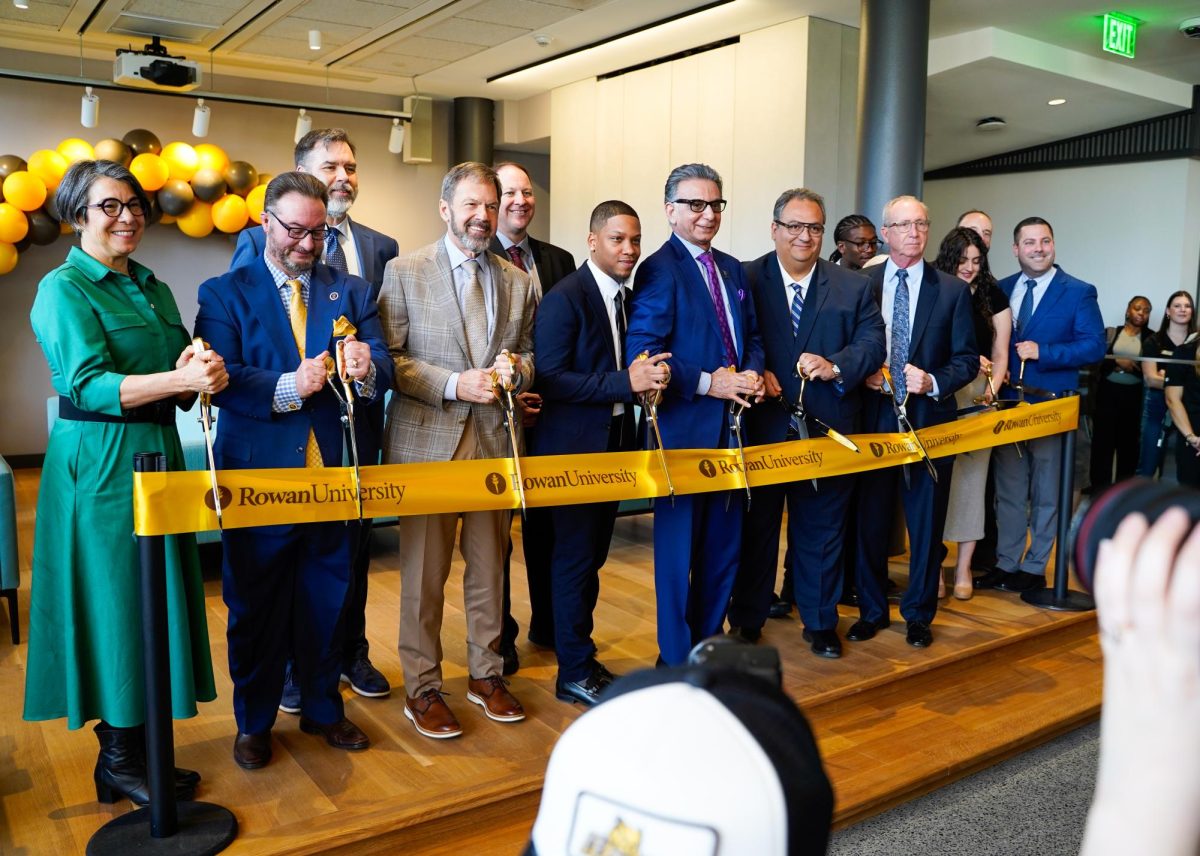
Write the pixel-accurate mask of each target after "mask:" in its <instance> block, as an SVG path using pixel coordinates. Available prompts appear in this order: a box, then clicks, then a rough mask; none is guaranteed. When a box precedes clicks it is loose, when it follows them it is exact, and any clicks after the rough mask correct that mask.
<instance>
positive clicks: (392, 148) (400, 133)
mask: <svg viewBox="0 0 1200 856" xmlns="http://www.w3.org/2000/svg"><path fill="white" fill-rule="evenodd" d="M388 151H389V152H391V153H392V154H394V155H398V154H400V152H402V151H404V126H403V125H401V124H400V120H399V119H393V120H392V133H391V134H390V135H389V136H388Z"/></svg>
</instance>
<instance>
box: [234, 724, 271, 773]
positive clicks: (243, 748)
mask: <svg viewBox="0 0 1200 856" xmlns="http://www.w3.org/2000/svg"><path fill="white" fill-rule="evenodd" d="M233 760H234V761H236V762H237V765H238V766H239V767H241V768H242V769H243V770H257V769H258V768H259V767H265V766H267V763H268V762H269V761H270V760H271V732H270V731H265V732H263V733H262V734H242V733H241V732H238V736H237V739H236V740H234V741H233Z"/></svg>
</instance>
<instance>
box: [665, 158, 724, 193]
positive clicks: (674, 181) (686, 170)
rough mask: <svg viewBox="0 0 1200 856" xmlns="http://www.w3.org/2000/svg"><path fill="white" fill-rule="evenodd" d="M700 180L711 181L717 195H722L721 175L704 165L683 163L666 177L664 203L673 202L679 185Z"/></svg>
mask: <svg viewBox="0 0 1200 856" xmlns="http://www.w3.org/2000/svg"><path fill="white" fill-rule="evenodd" d="M693 178H696V179H700V180H702V181H711V182H712V183H713V184H715V185H716V186H717V193H723V192H724V190H723V188H722V182H721V174H720V173H719V172H717V171H716V170H715V169H713V168H712V167H711V166H709V165H708V164H706V163H685V164H684V165H683V166H677V167H675V169H673V170H671V174H670V175H668V176H667V186H666V188H665V190H664V192H663V201H664V202H674V201H675V193H676V192H677V191H678V190H679V185H681V184H683V182H685V181H687V180H688V179H693Z"/></svg>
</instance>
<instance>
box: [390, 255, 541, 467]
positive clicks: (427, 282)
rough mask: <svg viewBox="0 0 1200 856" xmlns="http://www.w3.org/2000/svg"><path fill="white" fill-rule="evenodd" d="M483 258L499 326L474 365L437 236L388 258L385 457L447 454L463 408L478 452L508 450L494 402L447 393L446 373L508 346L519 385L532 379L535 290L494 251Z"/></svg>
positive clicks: (499, 454)
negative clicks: (517, 360)
mask: <svg viewBox="0 0 1200 856" xmlns="http://www.w3.org/2000/svg"><path fill="white" fill-rule="evenodd" d="M480 258H481V261H482V260H486V262H487V264H488V265H489V266H490V267H489V270H490V271H491V277H492V282H493V283H495V284H496V326H495V330H494V331H493V333H492V339H491V342H490V343H489V344H488V350H487V356H486V360H485V361H484V363H483V365H479V366H473V365H472V364H471V362H470V358H469V356H468V351H467V333H466V326H465V325H464V324H463V315H462V309H461V307H460V306H459V302H458V297H457V295H456V294H455V292H454V279H453V276H452V274H451V273H450V257H449V256H448V255H447V254H446V247H445V244H444V243H443V242H442V239H438V241H437V242H435V243H433V244H430V245H428V246H426V247H422V248H421V249H419V250H414V251H413V252H411V253H407V254H405V255H401V256H399V257H397V258H394V259H392V260H391V261H390V262H388V265H387V268H386V269H385V271H384V275H383V288H382V289H381V290H380V293H379V317H380V320H381V321H382V322H383V334H384V339H385V340H386V341H387V343H388V350H389V351H390V352H391V355H392V361H393V362H394V363H395V367H396V380H395V392H396V394H395V395H393V396H392V401H391V404H390V405H389V406H388V422H387V432H386V435H385V437H384V443H383V456H384V458H383V459H384V462H385V463H391V464H402V463H413V462H418V461H448V460H450V457H451V456H452V455H453V454H454V450H455V449H456V448H457V447H458V443H459V441H460V440H461V439H462V434H463V428H464V426H465V425H466V422H467V416H468V414H470V415H471V416H472V417H473V420H474V424H475V434H476V437H477V438H478V456H479V457H481V458H505V457H508V456H509V455H510V454H511V452H510V451H509V448H508V446H509V442H508V432H507V430H506V429H505V427H504V417H503V414H502V413H501V410H500V407H499V405H498V404H495V403H493V404H472V403H470V402H466V401H447V400H446V399H445V398H444V394H445V389H446V383H447V381H449V379H450V375H451V374H453V373H454V372H463V371H466V370H467V369H471V368H486V367H488V366H490V365H491V364H492V363H493V361H494V360H495V359H496V355H497V354H498V353H500V351H501V350H503V349H505V348H507V349H508V350H509V352H511V353H513V354H519V355H520V357H521V360H522V363H523V364H524V387H525V388H526V389H527V388H528V387H529V385H530V384H531V383H532V382H533V313H534V308H535V305H536V303H535V300H536V295H535V294H534V289H533V286H532V284H531V281H530V279H529V276H528V275H527V274H524V273H522V272H521V271H520V270H518V269H517V268H516V267H515V266H514V265H512V264H511V263H509V262H508V261H506V260H504V259H501V258H500V257H499V256H497V255H495V254H493V253H490V252H488V253H484V254H483V255H482V256H481V257H480ZM520 436H521V432H518V437H520Z"/></svg>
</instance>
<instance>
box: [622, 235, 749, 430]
mask: <svg viewBox="0 0 1200 856" xmlns="http://www.w3.org/2000/svg"><path fill="white" fill-rule="evenodd" d="M713 257H714V259H715V260H716V265H717V269H718V270H719V271H720V272H721V278H722V280H723V281H724V284H725V302H726V305H727V306H729V307H730V310H731V314H732V315H733V335H734V340H735V341H736V342H737V350H738V354H737V358H738V363H737V367H738V370H739V371H742V370H747V369H753V370H754V371H757V372H762V370H763V368H764V365H763V346H762V339H761V338H759V335H758V322H757V320H756V318H755V314H754V299H753V298H752V297H751V295H750V287H749V284H748V283H747V282H746V276H745V274H744V273H743V272H742V265H741V263H740V262H738V260H737V259H735V258H734V257H733V256H731V255H728V254H727V253H723V252H721V251H720V250H716V249H714V250H713ZM643 351H645V352H647V353H649V354H650V355H651V356H653V355H654V354H660V353H663V352H664V351H669V352H670V353H671V355H672V356H671V359H670V360H668V363H669V364H670V366H671V383H670V385H669V386H668V387H667V394H666V397H665V400H664V401H663V405H662V409H661V410H660V411H659V428H660V430H661V432H662V438H663V445H665V446H667V447H668V448H673V449H714V448H720V446H721V445H722V444H723V443H724V442H725V440H726V437H727V435H726V432H725V426H726V425H727V419H726V415H725V414H726V412H727V408H728V404H729V402H728V401H726V400H725V399H722V398H713V397H712V396H708V395H697V394H696V386H697V384H698V383H699V381H700V373H701V372H702V371H704V372H710V373H711V372H715V371H716V370H717V369H719V368H721V366H722V365H724V364H725V362H726V360H725V348H724V346H723V345H722V343H721V333H720V328H719V327H718V326H717V313H716V309H715V307H714V306H713V301H712V297H711V295H710V293H709V290H708V285H707V283H705V281H704V277H703V276H701V274H700V268H699V266H697V264H696V262H695V260H694V259H693V258H692V256H691V253H689V252H688V250H687V247H685V246H684V244H683V242H682V241H681V240H679V238H677V237H675V236H674V235H672V236H671V237H670V238H669V239H668V240H667V242H666V243H665V244H663V245H662V247H660V248H659V249H658V250H657V251H655V252H654V253H652V254H651V255H650V256H649V257H648V258H646V259H645V261H643V262H642V264H641V266H640V267H639V268H638V270H637V275H636V276H635V277H634V287H633V303H632V307H631V309H630V313H629V332H628V335H627V336H626V339H625V357H626V359H625V361H626V362H627V363H629V362H632V361H633V359H634V358H635V357H636V356H637V355H638V354H640V353H642V352H643Z"/></svg>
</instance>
